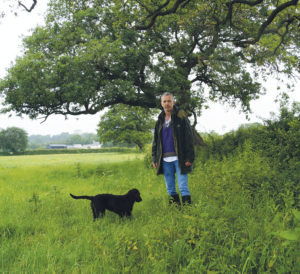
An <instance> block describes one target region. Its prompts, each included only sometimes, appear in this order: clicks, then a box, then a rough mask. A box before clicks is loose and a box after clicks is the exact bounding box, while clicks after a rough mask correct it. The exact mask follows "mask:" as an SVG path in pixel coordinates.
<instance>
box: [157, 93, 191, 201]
mask: <svg viewBox="0 0 300 274" xmlns="http://www.w3.org/2000/svg"><path fill="white" fill-rule="evenodd" d="M161 106H162V108H163V111H162V112H161V113H160V114H159V116H158V120H157V122H156V125H155V131H154V140H153V144H152V161H153V162H152V165H153V167H154V168H155V169H156V173H157V175H159V174H164V177H165V182H166V187H167V192H168V194H169V195H170V200H169V202H170V203H176V204H177V205H180V204H181V203H180V199H179V195H178V193H177V191H176V185H175V173H176V174H177V183H178V188H179V192H180V194H181V197H182V203H183V204H191V195H190V191H189V188H188V172H190V171H191V166H192V163H193V161H194V157H195V155H194V144H193V133H192V129H191V126H190V123H189V120H188V119H187V117H186V113H185V112H184V110H179V109H178V108H177V107H176V106H175V101H174V97H173V95H172V94H171V93H170V92H165V93H164V94H163V95H162V96H161Z"/></svg>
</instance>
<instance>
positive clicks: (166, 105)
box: [161, 95, 174, 113]
mask: <svg viewBox="0 0 300 274" xmlns="http://www.w3.org/2000/svg"><path fill="white" fill-rule="evenodd" d="M161 106H162V107H163V109H164V111H165V113H167V112H169V113H171V112H172V111H173V106H174V101H173V98H172V96H171V95H166V96H163V97H162V98H161Z"/></svg>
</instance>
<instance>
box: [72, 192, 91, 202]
mask: <svg viewBox="0 0 300 274" xmlns="http://www.w3.org/2000/svg"><path fill="white" fill-rule="evenodd" d="M70 196H71V197H72V198H73V199H87V200H93V198H94V196H75V195H73V194H71V193H70Z"/></svg>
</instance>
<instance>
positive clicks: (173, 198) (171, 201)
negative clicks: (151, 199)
mask: <svg viewBox="0 0 300 274" xmlns="http://www.w3.org/2000/svg"><path fill="white" fill-rule="evenodd" d="M171 204H176V205H178V206H181V203H180V199H179V195H178V194H175V195H171V196H170V198H169V205H171Z"/></svg>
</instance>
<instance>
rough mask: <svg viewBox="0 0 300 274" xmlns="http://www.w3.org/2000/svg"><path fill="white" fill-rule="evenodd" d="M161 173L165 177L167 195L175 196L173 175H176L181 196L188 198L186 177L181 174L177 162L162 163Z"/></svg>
mask: <svg viewBox="0 0 300 274" xmlns="http://www.w3.org/2000/svg"><path fill="white" fill-rule="evenodd" d="M163 171H164V176H165V182H166V186H167V192H168V194H169V195H176V194H177V191H176V185H175V173H176V174H177V183H178V189H179V192H180V194H181V196H190V191H189V188H188V175H187V174H181V172H180V168H179V166H178V160H177V161H174V162H165V161H163Z"/></svg>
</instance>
